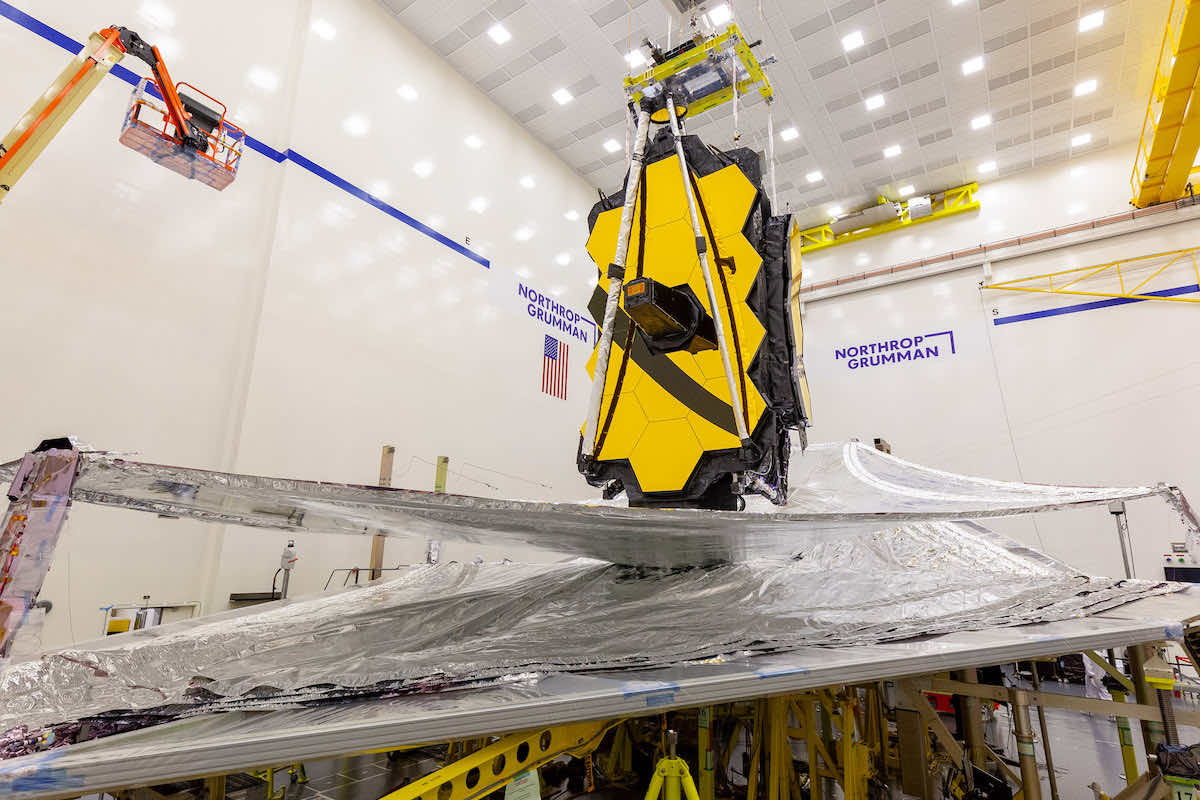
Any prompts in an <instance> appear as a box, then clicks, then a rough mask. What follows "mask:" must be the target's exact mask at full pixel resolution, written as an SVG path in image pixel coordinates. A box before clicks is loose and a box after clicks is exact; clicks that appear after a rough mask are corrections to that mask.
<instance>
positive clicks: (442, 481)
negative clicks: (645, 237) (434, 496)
mask: <svg viewBox="0 0 1200 800" xmlns="http://www.w3.org/2000/svg"><path fill="white" fill-rule="evenodd" d="M449 469H450V456H438V457H437V468H436V469H435V470H434V474H433V490H434V491H435V492H437V493H439V494H441V493H443V492H445V491H446V473H447V472H448V471H449Z"/></svg>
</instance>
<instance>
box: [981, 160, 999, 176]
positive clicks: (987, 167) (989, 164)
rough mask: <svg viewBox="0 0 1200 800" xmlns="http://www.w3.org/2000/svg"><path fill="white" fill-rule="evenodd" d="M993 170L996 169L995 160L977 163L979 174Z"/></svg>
mask: <svg viewBox="0 0 1200 800" xmlns="http://www.w3.org/2000/svg"><path fill="white" fill-rule="evenodd" d="M995 171H996V162H995V161H985V162H983V163H982V164H980V165H979V172H980V173H981V174H985V175H986V174H987V173H989V172H995Z"/></svg>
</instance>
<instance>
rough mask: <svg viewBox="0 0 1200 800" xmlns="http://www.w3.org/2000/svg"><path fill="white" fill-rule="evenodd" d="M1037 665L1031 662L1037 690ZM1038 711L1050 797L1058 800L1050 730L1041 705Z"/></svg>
mask: <svg viewBox="0 0 1200 800" xmlns="http://www.w3.org/2000/svg"><path fill="white" fill-rule="evenodd" d="M1037 668H1038V665H1037V662H1036V661H1035V662H1034V663H1033V688H1034V689H1036V690H1037V691H1039V692H1040V691H1041V689H1042V679H1041V677H1039V676H1038V671H1037ZM1037 713H1038V728H1040V729H1041V732H1042V753H1043V755H1045V757H1046V775H1047V777H1048V778H1049V779H1050V797H1051V798H1052V799H1053V800H1059V795H1058V776H1057V775H1056V774H1055V772H1054V754H1053V753H1051V752H1050V731H1049V729H1048V728H1047V727H1046V710H1045V709H1044V708H1042V707H1041V706H1038V707H1037Z"/></svg>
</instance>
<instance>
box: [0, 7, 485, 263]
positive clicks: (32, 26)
mask: <svg viewBox="0 0 1200 800" xmlns="http://www.w3.org/2000/svg"><path fill="white" fill-rule="evenodd" d="M0 17H4V18H6V19H10V20H12V21H13V22H15V23H17V24H18V25H20V26H21V27H22V28H25V29H26V30H28V31H30V32H32V33H36V34H37V35H38V36H41V37H42V38H43V39H46V40H47V41H49V42H51V43H53V44H56V45H58V46H59V47H61V48H62V49H63V50H66V51H67V52H68V53H70V54H71V55H75V54H76V53H78V52H79V51H80V50H81V49H83V43H82V42H77V41H75V40H74V39H72V38H71V37H70V36H67V35H66V34H64V33H62V32H61V31H58V30H55V29H54V28H52V27H50V26H49V25H47V24H46V23H44V22H42V21H41V20H39V19H36V18H34V17H31V16H29V15H28V14H26V13H25V12H24V11H21V10H20V9H17V8H16V7H14V6H12V5H10V4H9V3H6V2H4V0H0ZM109 74H110V75H113V76H115V77H116V78H118V79H120V80H122V81H125V82H126V83H128V84H129V85H131V86H136V85H137V84H138V82H139V81H140V80H141V79H142V78H141V76H140V75H138V74H137V73H136V72H133V71H132V70H130V69H127V68H125V67H123V66H121V65H120V64H114V65H113V67H112V69H111V70H110V71H109ZM150 92H151V93H152V94H154V95H155V96H156V97H158V93H157V92H155V91H154V87H150ZM159 99H162V98H159ZM246 145H247V146H248V147H249V148H250V149H251V150H253V151H254V152H256V153H258V154H260V155H263V156H266V157H267V158H269V159H271V160H272V161H274V162H275V163H276V164H280V163H283V162H284V161H292V162H294V163H296V164H298V165H300V166H301V167H304V168H305V169H306V170H308V171H309V172H311V173H313V174H314V175H316V176H318V177H320V178H324V179H325V180H326V181H328V182H329V183H331V184H333V185H334V186H336V187H338V188H339V189H341V190H342V191H344V192H346V193H347V194H350V195H353V196H354V197H357V198H358V199H359V200H361V201H363V202H364V203H366V204H368V205H371V206H374V207H375V208H377V209H379V210H380V211H382V212H383V213H385V214H387V215H388V216H390V217H392V218H393V219H396V220H399V221H400V222H403V223H404V224H405V225H408V226H409V227H410V228H413V229H414V230H417V231H419V232H420V233H423V234H424V235H426V236H428V237H429V238H430V239H433V240H434V241H435V242H437V243H438V244H441V245H444V246H445V247H448V248H450V249H451V250H453V251H454V252H456V253H459V254H460V255H463V256H466V257H467V258H469V259H471V260H472V261H474V262H475V263H476V264H479V265H480V266H482V267H483V268H484V269H491V266H492V262H491V261H490V260H489V259H487V258H484V257H483V256H481V255H480V254H479V253H476V252H475V251H474V250H472V249H470V248H469V247H466V246H465V245H461V244H459V243H458V242H456V241H454V240H453V239H451V238H450V237H448V236H446V235H445V234H442V233H440V232H438V231H435V230H434V229H433V228H431V227H429V226H428V225H426V224H425V223H423V222H421V221H420V220H417V219H415V218H413V217H411V216H409V215H408V214H405V213H404V212H403V211H401V210H400V209H398V208H396V207H395V206H392V205H389V204H387V203H385V202H383V201H382V200H380V199H379V198H377V197H375V196H373V195H371V194H369V193H367V192H364V191H363V190H362V189H359V188H358V187H357V186H355V185H354V184H352V183H350V182H349V181H347V180H346V179H344V178H341V177H339V176H337V175H335V174H334V173H332V172H330V171H329V170H327V169H325V168H324V167H322V166H321V165H320V164H317V163H316V162H315V161H312V160H310V159H307V158H305V157H304V156H302V155H300V154H299V153H297V152H296V151H295V150H292V149H288V150H287V151H285V152H280V151H279V150H276V149H275V148H273V147H271V146H270V145H268V144H265V143H264V142H261V141H259V140H258V139H255V138H254V137H252V136H249V135H247V136H246Z"/></svg>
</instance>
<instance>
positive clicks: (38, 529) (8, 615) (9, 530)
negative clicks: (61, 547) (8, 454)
mask: <svg viewBox="0 0 1200 800" xmlns="http://www.w3.org/2000/svg"><path fill="white" fill-rule="evenodd" d="M64 445H65V446H64ZM78 470H79V453H78V452H76V451H75V449H74V448H73V447H71V445H70V443H69V442H67V441H66V440H51V441H47V442H43V443H42V444H41V445H40V446H39V447H38V449H37V450H35V451H33V452H32V453H26V454H25V457H24V458H22V459H21V462H20V464H19V466H18V467H17V471H16V474H15V475H14V477H13V481H12V485H11V486H9V488H8V499H9V501H10V502H9V506H8V512H7V513H6V514H5V516H4V522H3V527H0V554H3V558H0V663H3V661H4V659H5V657H7V656H8V654H9V653H10V652H11V648H12V646H13V641H14V638H15V636H16V634H17V630H18V629H19V628H20V627H21V626H22V625H23V624H24V623H25V620H26V619H27V617H28V615H29V610H30V609H31V608H32V607H33V604H34V603H35V602H36V601H37V597H38V593H39V592H41V590H42V584H43V582H45V580H46V573H47V572H49V571H50V561H51V559H52V558H53V557H54V548H55V546H56V545H57V544H58V537H59V535H60V534H61V533H62V526H63V523H65V522H66V521H67V512H68V510H69V509H70V508H71V490H72V489H73V488H74V486H75V477H76V474H77V473H78ZM39 649H40V648H39Z"/></svg>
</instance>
